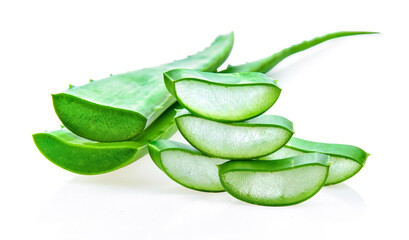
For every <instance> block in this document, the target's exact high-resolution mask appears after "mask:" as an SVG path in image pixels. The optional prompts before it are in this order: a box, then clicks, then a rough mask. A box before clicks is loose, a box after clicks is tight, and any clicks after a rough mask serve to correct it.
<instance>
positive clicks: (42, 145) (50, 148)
mask: <svg viewBox="0 0 409 240" xmlns="http://www.w3.org/2000/svg"><path fill="white" fill-rule="evenodd" d="M175 107H180V105H179V104H174V105H172V106H171V107H170V108H169V109H167V110H166V111H165V112H164V113H163V114H162V115H161V116H160V117H159V118H158V119H156V120H155V122H153V123H152V124H151V125H150V126H149V127H148V128H147V129H146V130H145V131H144V132H143V133H142V134H140V135H139V136H137V137H135V138H133V139H132V140H129V141H123V142H110V143H107V142H95V141H92V140H88V139H85V138H82V137H79V136H77V135H75V134H73V133H72V132H70V131H69V130H67V129H66V128H62V129H60V130H56V131H52V132H44V133H36V134H34V135H33V139H34V142H35V144H36V146H37V148H38V149H39V150H40V152H41V153H42V154H43V155H44V156H45V157H46V158H47V159H48V160H50V161H51V162H52V163H54V164H56V165H57V166H59V167H61V168H63V169H66V170H68V171H71V172H74V173H78V174H84V175H95V174H102V173H106V172H111V171H114V170H116V169H118V168H121V167H124V166H126V165H128V164H130V163H132V162H134V161H136V160H138V159H139V158H141V157H143V156H144V155H145V154H146V153H147V152H148V149H147V144H148V143H149V142H152V141H154V140H157V139H166V138H169V137H171V136H172V135H173V134H174V133H175V132H176V131H177V128H176V124H175V121H174V116H175V114H176V111H175Z"/></svg>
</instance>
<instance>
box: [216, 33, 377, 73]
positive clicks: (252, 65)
mask: <svg viewBox="0 0 409 240" xmlns="http://www.w3.org/2000/svg"><path fill="white" fill-rule="evenodd" d="M362 34H378V32H354V31H343V32H334V33H329V34H326V35H324V36H320V37H316V38H314V39H311V40H308V41H304V42H301V43H299V44H295V45H292V46H291V47H289V48H285V49H283V50H281V51H280V52H277V53H274V54H273V55H271V56H269V57H266V58H263V59H260V60H257V61H253V62H247V63H245V64H241V65H237V66H231V65H229V66H228V67H227V69H225V70H223V71H221V72H226V73H231V72H261V73H266V72H268V71H270V70H271V69H273V68H274V67H275V66H276V65H277V64H279V63H280V62H281V61H282V60H284V59H286V58H287V57H289V56H291V55H293V54H295V53H298V52H302V51H304V50H306V49H309V48H311V47H314V46H316V45H318V44H320V43H323V42H325V41H328V40H331V39H334V38H340V37H346V36H353V35H362Z"/></svg>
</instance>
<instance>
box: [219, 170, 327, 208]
mask: <svg viewBox="0 0 409 240" xmlns="http://www.w3.org/2000/svg"><path fill="white" fill-rule="evenodd" d="M326 174H327V168H326V167H324V166H320V165H310V166H304V167H299V168H295V169H289V170H284V171H278V172H255V171H231V172H227V173H225V174H223V175H222V176H221V178H222V181H223V183H224V185H225V186H226V190H227V191H228V192H229V193H231V194H232V195H233V196H235V197H237V198H239V199H241V200H244V201H247V202H253V203H258V204H265V205H286V204H292V203H297V202H300V201H303V200H306V199H307V198H309V197H311V196H312V195H314V194H315V193H316V192H317V191H318V190H319V189H320V188H321V187H322V184H323V183H324V181H325V177H326Z"/></svg>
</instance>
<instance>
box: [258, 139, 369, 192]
mask: <svg viewBox="0 0 409 240" xmlns="http://www.w3.org/2000/svg"><path fill="white" fill-rule="evenodd" d="M309 152H318V153H323V154H327V155H329V156H330V160H331V167H330V169H329V175H328V178H327V181H326V182H325V185H332V184H336V183H340V182H343V181H345V180H347V179H349V178H351V177H353V176H354V175H355V174H357V173H358V172H359V171H360V170H361V168H362V167H363V166H364V165H365V162H366V159H367V158H368V156H369V154H368V153H366V152H365V151H364V150H362V149H361V148H358V147H355V146H352V145H344V144H331V143H319V142H312V141H307V140H303V139H299V138H295V137H293V138H291V139H290V141H289V142H288V143H287V145H286V146H285V147H283V148H281V149H280V150H278V151H277V152H275V153H273V154H271V155H268V156H265V157H262V158H260V159H261V160H274V159H280V158H286V157H292V156H296V155H301V154H305V153H309Z"/></svg>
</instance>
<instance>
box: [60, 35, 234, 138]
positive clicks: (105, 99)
mask: <svg viewBox="0 0 409 240" xmlns="http://www.w3.org/2000/svg"><path fill="white" fill-rule="evenodd" d="M233 38H234V37H233V33H231V34H228V35H222V36H219V37H218V38H216V40H215V41H214V42H213V43H212V45H211V46H210V47H208V48H206V49H205V50H203V51H201V52H199V53H197V54H195V55H192V56H190V57H187V58H185V59H182V60H178V61H174V62H171V63H168V64H165V65H160V66H157V67H151V68H145V69H141V70H138V71H134V72H128V73H124V74H118V75H113V76H110V77H108V78H105V79H102V80H98V81H92V82H90V83H88V84H85V85H83V86H79V87H70V88H69V89H68V90H67V91H65V92H63V93H58V94H54V95H52V97H53V104H54V109H55V112H56V113H57V115H58V117H59V118H60V120H61V122H62V123H63V124H64V125H65V126H66V127H67V128H68V129H69V130H70V131H72V132H73V133H75V134H77V135H79V136H81V137H84V138H87V139H91V140H96V141H105V142H106V141H122V140H128V139H131V138H133V137H135V136H137V135H138V134H141V133H142V132H143V131H144V130H145V129H146V128H147V127H148V126H149V125H151V124H152V123H153V121H154V120H155V119H156V118H158V117H159V116H160V115H161V114H162V113H163V112H164V111H165V110H166V109H167V108H168V107H169V106H170V105H172V104H173V103H175V102H176V99H175V98H174V97H173V96H172V95H171V94H170V93H169V92H168V90H167V89H166V87H165V84H163V72H166V71H168V70H171V69H174V68H191V69H197V70H202V71H216V70H217V67H219V66H220V65H221V64H222V63H223V62H224V61H225V60H226V58H227V57H228V56H229V54H230V51H231V49H232V46H233Z"/></svg>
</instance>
